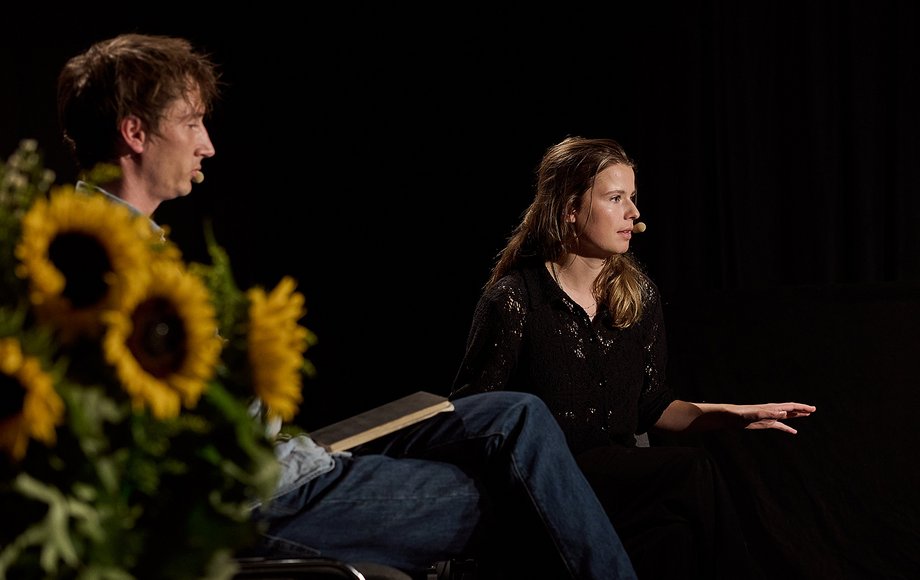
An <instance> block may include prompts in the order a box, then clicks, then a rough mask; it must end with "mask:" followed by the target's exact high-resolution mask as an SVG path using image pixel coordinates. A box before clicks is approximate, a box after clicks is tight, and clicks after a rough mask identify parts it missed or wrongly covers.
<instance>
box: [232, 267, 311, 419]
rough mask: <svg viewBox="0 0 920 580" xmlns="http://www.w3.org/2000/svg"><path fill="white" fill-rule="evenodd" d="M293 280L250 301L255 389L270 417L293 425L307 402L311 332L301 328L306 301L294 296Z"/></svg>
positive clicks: (257, 291) (251, 292)
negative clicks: (303, 390)
mask: <svg viewBox="0 0 920 580" xmlns="http://www.w3.org/2000/svg"><path fill="white" fill-rule="evenodd" d="M294 287H295V282H294V280H293V278H290V277H288V276H286V277H284V278H283V279H282V280H281V282H279V283H278V286H276V287H275V289H274V290H273V291H272V292H271V294H266V293H265V291H264V290H262V289H261V288H252V289H250V290H249V291H248V292H247V296H248V298H249V331H248V335H247V342H248V345H249V348H248V354H249V365H250V367H251V369H252V378H253V388H254V389H255V392H256V395H257V396H258V397H259V399H261V400H262V402H263V403H265V405H266V407H267V408H268V415H269V417H281V419H282V420H284V421H290V420H291V419H293V418H294V416H295V415H296V414H297V410H298V406H299V405H300V403H301V401H303V395H302V394H301V386H302V385H301V372H300V371H301V369H302V368H303V365H304V358H303V353H304V352H305V351H306V350H307V347H308V345H309V343H310V340H311V336H312V335H311V334H310V332H309V331H308V330H307V329H306V328H304V327H303V326H301V325H300V324H298V321H299V320H300V319H301V318H302V317H303V316H304V314H305V313H306V310H305V309H304V297H303V295H302V294H300V293H299V292H294Z"/></svg>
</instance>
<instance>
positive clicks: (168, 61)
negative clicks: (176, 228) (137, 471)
mask: <svg viewBox="0 0 920 580" xmlns="http://www.w3.org/2000/svg"><path fill="white" fill-rule="evenodd" d="M216 94H217V74H216V72H215V69H214V66H213V64H212V63H211V62H210V61H209V60H208V58H207V57H206V56H204V55H201V54H199V53H197V52H196V51H195V50H194V49H193V48H192V46H191V45H190V43H188V42H187V41H186V40H183V39H178V38H169V37H161V36H147V35H139V34H128V35H122V36H118V37H116V38H113V39H110V40H106V41H103V42H100V43H97V44H96V45H94V46H92V47H91V48H90V49H89V50H87V51H86V52H85V53H84V54H81V55H79V56H76V57H74V58H73V59H71V60H70V61H69V62H68V63H67V64H66V65H65V67H64V69H63V70H62V72H61V75H60V78H59V85H58V107H59V112H60V117H61V122H62V125H63V130H64V135H65V139H66V141H67V142H68V143H69V144H70V146H71V148H72V149H73V152H74V154H75V157H76V159H77V162H78V165H79V166H80V167H81V168H82V169H90V168H92V167H94V166H95V165H96V164H98V163H101V162H105V163H111V164H114V165H117V166H118V167H119V168H120V170H121V176H120V177H119V178H118V179H117V180H115V181H113V182H112V183H110V184H106V191H102V190H101V189H99V188H95V189H96V190H98V191H101V192H102V193H103V194H105V195H110V196H112V197H113V198H115V199H117V200H118V202H119V203H127V204H128V205H130V206H131V207H133V208H134V209H135V210H136V211H137V212H139V213H142V214H145V215H147V216H152V215H153V213H154V211H155V210H156V208H157V207H158V206H159V204H160V203H162V202H163V201H165V200H168V199H173V198H175V197H179V196H182V195H186V194H188V193H189V192H190V191H191V188H192V184H193V183H194V182H196V181H199V180H200V179H201V176H202V174H201V163H202V161H203V160H204V159H206V158H208V157H211V156H212V155H214V147H213V145H212V144H211V141H210V138H209V136H208V133H207V130H206V129H205V126H204V121H203V120H204V117H205V115H206V113H207V111H208V108H209V106H210V105H211V103H212V102H213V99H214V98H215V96H216ZM276 455H277V457H278V459H279V461H280V463H281V466H282V470H281V478H280V481H279V483H278V486H277V489H276V493H275V494H274V496H273V497H272V498H271V500H270V501H269V502H267V503H265V504H264V505H259V506H257V507H256V508H255V509H254V513H253V517H255V518H257V519H258V520H260V521H261V522H263V523H264V526H265V533H264V541H263V542H262V544H261V545H260V546H256V547H254V548H253V549H254V551H255V552H257V553H261V554H265V555H283V556H297V555H307V554H309V555H315V554H320V555H324V556H328V557H332V558H337V559H340V560H345V561H364V562H379V563H383V564H387V565H390V566H394V567H396V568H399V569H401V570H405V571H407V572H410V573H413V574H416V573H421V572H424V571H425V570H427V569H428V568H429V566H430V565H431V564H433V563H434V562H438V561H445V560H449V559H452V558H458V557H464V556H470V555H475V556H476V557H477V558H478V559H480V560H481V561H483V562H486V563H487V564H486V565H485V566H484V567H483V569H484V571H485V573H486V574H489V573H491V572H493V571H494V572H496V573H498V574H504V575H505V576H504V577H511V578H554V579H555V578H565V577H571V578H578V579H580V580H581V579H592V578H598V579H600V578H603V579H605V580H609V579H618V578H635V573H634V571H633V569H632V566H631V564H630V562H629V559H628V557H627V556H626V553H625V551H624V549H623V546H622V544H621V543H620V540H619V538H618V536H617V534H616V532H615V531H614V529H613V527H612V525H611V524H610V521H609V520H608V519H607V516H606V515H605V514H604V510H603V508H602V507H601V505H600V503H599V502H598V500H597V498H596V496H595V495H594V493H593V492H592V491H591V489H590V487H589V486H588V483H587V482H586V480H585V479H584V477H583V476H582V475H581V472H580V471H579V469H578V467H577V465H576V464H575V461H574V459H573V457H572V455H571V454H570V452H569V451H568V448H567V445H566V442H565V440H564V437H563V435H562V432H561V431H560V429H559V426H558V425H557V424H556V422H555V419H554V418H553V417H552V416H551V415H550V414H549V412H548V410H547V409H546V407H545V406H544V405H543V403H542V402H541V401H540V400H539V399H538V398H536V397H534V396H530V395H525V394H521V393H510V392H506V393H491V394H483V395H476V396H472V397H468V398H465V399H463V400H461V401H457V403H456V404H455V410H454V412H452V413H441V414H439V415H437V416H436V417H434V418H432V419H429V420H427V421H424V422H422V423H420V424H418V425H416V426H414V427H411V428H407V429H404V430H402V431H399V432H398V433H396V434H395V435H393V436H390V437H389V438H386V439H385V440H381V441H378V442H377V443H376V444H375V445H374V449H373V451H372V450H371V449H370V448H369V447H366V448H364V449H363V450H356V451H354V452H353V453H329V452H328V451H327V450H326V449H324V448H323V447H321V446H319V445H316V444H315V443H314V442H313V441H312V440H311V439H310V438H309V437H307V436H298V437H294V438H290V439H287V440H284V441H279V442H278V443H277V445H276Z"/></svg>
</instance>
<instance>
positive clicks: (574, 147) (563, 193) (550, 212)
mask: <svg viewBox="0 0 920 580" xmlns="http://www.w3.org/2000/svg"><path fill="white" fill-rule="evenodd" d="M616 164H622V165H626V166H628V167H631V168H632V169H633V170H634V171H635V168H636V165H635V162H634V161H633V160H632V159H630V158H629V156H628V155H626V152H625V151H624V150H623V147H622V146H620V144H619V143H617V142H616V141H614V140H613V139H587V138H584V137H577V136H573V137H567V138H566V139H564V140H562V141H561V142H559V143H557V144H556V145H553V146H552V147H550V148H549V149H547V150H546V153H545V154H544V155H543V159H542V160H541V161H540V165H539V167H538V168H537V190H536V195H535V196H534V199H533V202H531V204H530V207H528V208H527V211H526V212H524V218H523V220H521V223H520V224H518V226H517V227H516V228H515V229H514V231H513V232H512V234H511V237H510V238H509V239H508V243H507V244H506V245H505V248H504V249H503V250H502V251H501V252H499V254H498V258H497V261H496V263H495V266H494V267H493V268H492V275H491V276H490V278H489V281H488V282H487V283H486V288H488V287H490V286H492V285H493V284H495V283H496V282H498V280H499V279H500V278H501V277H502V276H504V275H505V274H507V273H508V272H509V271H510V270H511V269H512V268H514V267H515V266H517V265H518V264H519V263H520V261H521V260H524V259H529V258H541V259H542V260H544V261H546V260H549V261H557V260H559V259H560V258H561V257H562V256H563V255H564V254H566V253H568V252H570V251H571V250H573V249H574V248H575V245H576V244H577V243H578V235H577V234H578V232H577V231H576V229H575V224H574V223H572V222H569V221H567V220H566V219H565V216H566V214H567V213H568V212H569V211H570V210H571V208H575V207H579V203H580V201H581V197H582V196H583V195H585V194H586V193H587V192H588V191H590V190H591V187H592V185H593V184H594V179H595V177H596V176H597V174H598V173H600V172H601V171H603V170H604V169H606V168H607V167H609V166H611V165H616ZM644 280H645V275H644V273H643V272H642V270H641V269H640V267H639V265H638V263H637V262H636V261H635V259H633V257H632V256H631V255H630V254H629V253H626V254H615V255H612V256H610V257H609V258H607V261H606V263H605V264H604V268H603V270H602V271H601V274H600V275H599V276H598V277H597V280H596V281H595V283H594V296H595V298H596V299H597V301H598V304H601V303H606V304H607V306H608V308H609V310H610V312H611V314H612V315H613V324H614V326H616V327H618V328H627V327H629V326H631V325H633V324H635V323H636V322H637V321H638V320H639V319H640V318H641V317H642V303H643V292H644V290H643V289H644V288H645V285H644V284H643V281H644Z"/></svg>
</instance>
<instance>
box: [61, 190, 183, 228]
mask: <svg viewBox="0 0 920 580" xmlns="http://www.w3.org/2000/svg"><path fill="white" fill-rule="evenodd" d="M75 189H76V190H77V191H79V192H81V193H98V194H101V195H103V196H105V197H106V198H107V199H108V200H109V201H111V202H114V203H118V204H121V205H123V206H125V207H126V208H128V209H129V210H131V213H133V214H135V215H143V214H142V213H141V211H140V210H139V209H137V208H136V207H134V206H133V205H131V204H130V203H128V202H127V201H125V200H123V199H122V198H120V197H118V196H117V195H113V194H111V193H109V192H108V191H106V190H104V189H102V188H101V187H99V186H98V185H95V184H92V183H89V182H88V181H83V180H80V181H77V185H76V187H75ZM148 220H149V221H150V227H151V228H153V231H155V232H156V233H158V234H160V235H161V236H162V235H163V234H164V233H165V232H164V231H163V228H162V227H160V225H159V224H158V223H156V222H155V221H153V220H152V219H150V218H148Z"/></svg>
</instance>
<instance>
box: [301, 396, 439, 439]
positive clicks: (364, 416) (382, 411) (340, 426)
mask: <svg viewBox="0 0 920 580" xmlns="http://www.w3.org/2000/svg"><path fill="white" fill-rule="evenodd" d="M453 409H454V405H453V403H451V402H450V401H449V400H448V399H447V397H442V396H441V395H435V394H433V393H429V392H427V391H417V392H415V393H412V394H411V395H406V396H405V397H402V398H400V399H396V400H395V401H391V402H389V403H385V404H383V405H380V406H379V407H374V408H373V409H370V410H369V411H365V412H363V413H359V414H357V415H354V416H353V417H349V418H348V419H343V420H341V421H339V422H337V423H333V424H331V425H328V426H326V427H323V428H321V429H317V430H315V431H311V432H310V437H312V438H313V440H314V441H316V442H317V443H320V444H322V445H325V446H326V447H328V448H329V449H330V450H332V451H347V450H348V449H351V448H352V447H356V446H358V445H361V444H362V443H367V442H368V441H372V440H374V439H376V438H378V437H383V436H384V435H388V434H390V433H392V432H394V431H397V430H399V429H402V428H403V427H408V426H409V425H413V424H415V423H418V422H419V421H423V420H424V419H427V418H429V417H433V416H434V415H436V414H438V413H444V412H448V411H453Z"/></svg>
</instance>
